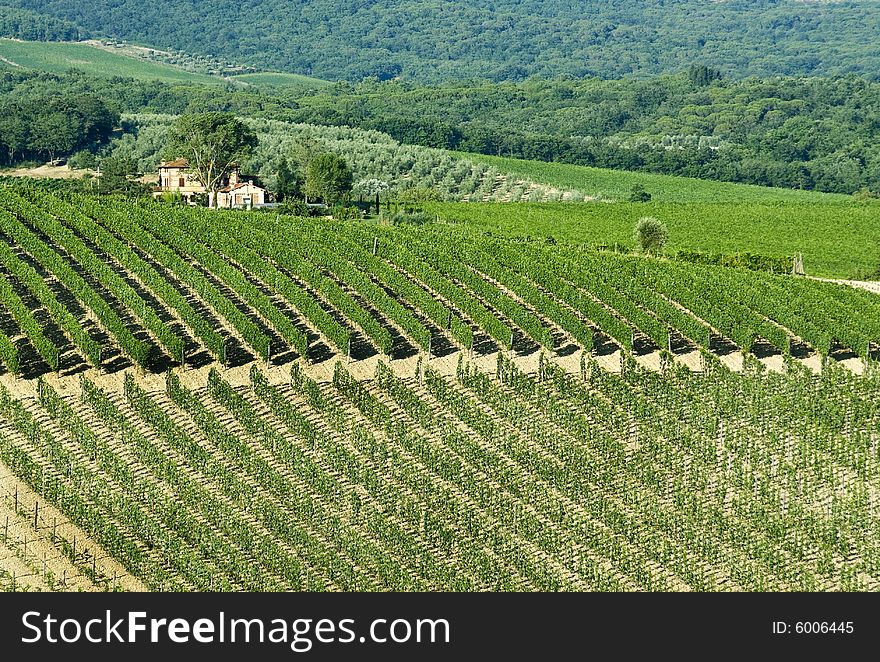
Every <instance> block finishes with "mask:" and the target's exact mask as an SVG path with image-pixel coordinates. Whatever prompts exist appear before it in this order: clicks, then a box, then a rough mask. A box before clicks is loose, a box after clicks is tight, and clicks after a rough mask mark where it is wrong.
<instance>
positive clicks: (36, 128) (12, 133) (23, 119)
mask: <svg viewBox="0 0 880 662" xmlns="http://www.w3.org/2000/svg"><path fill="white" fill-rule="evenodd" d="M119 120H120V116H119V113H118V112H117V111H114V110H111V109H110V108H108V107H107V105H106V104H105V103H104V102H103V101H102V100H101V99H100V98H99V97H97V96H96V95H94V94H75V95H64V94H62V95H52V96H46V97H32V98H26V99H19V98H14V97H12V98H10V97H8V96H7V97H6V98H3V99H0V163H3V164H6V165H14V164H16V163H19V162H21V161H27V160H32V159H41V160H46V159H48V160H50V161H51V160H54V159H56V158H60V157H66V156H69V155H71V154H73V153H74V152H76V151H79V150H82V149H86V148H92V149H94V148H96V147H97V146H99V145H101V144H105V143H107V142H108V141H109V140H110V138H111V136H112V134H113V131H114V129H116V128H118V127H119Z"/></svg>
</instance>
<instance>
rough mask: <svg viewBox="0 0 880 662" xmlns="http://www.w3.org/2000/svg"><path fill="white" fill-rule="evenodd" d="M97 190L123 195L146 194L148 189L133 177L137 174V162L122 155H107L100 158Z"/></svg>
mask: <svg viewBox="0 0 880 662" xmlns="http://www.w3.org/2000/svg"><path fill="white" fill-rule="evenodd" d="M100 165H101V169H100V173H101V174H100V178H99V179H98V191H99V192H100V193H103V194H111V193H116V194H120V195H125V196H138V195H146V194H147V193H148V192H149V189H148V187H147V186H146V185H144V184H142V183H141V182H139V181H136V180H135V179H134V178H135V177H136V176H137V174H138V172H137V163H136V162H135V160H134V159H131V158H126V157H123V156H108V157H106V158H104V159H101V162H100Z"/></svg>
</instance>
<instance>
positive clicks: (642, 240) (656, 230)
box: [633, 216, 669, 255]
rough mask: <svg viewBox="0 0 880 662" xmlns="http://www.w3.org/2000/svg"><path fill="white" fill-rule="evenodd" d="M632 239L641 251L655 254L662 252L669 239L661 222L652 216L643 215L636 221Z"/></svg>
mask: <svg viewBox="0 0 880 662" xmlns="http://www.w3.org/2000/svg"><path fill="white" fill-rule="evenodd" d="M633 239H635V242H636V246H637V247H638V249H639V250H640V251H641V252H642V253H645V254H648V255H657V254H659V253H662V252H663V248H664V246H666V242H667V240H668V239H669V231H668V230H667V229H666V226H665V225H663V223H661V222H660V221H659V220H657V219H656V218H654V217H653V216H643V217H642V218H640V219H639V220H638V221H636V226H635V229H634V230H633Z"/></svg>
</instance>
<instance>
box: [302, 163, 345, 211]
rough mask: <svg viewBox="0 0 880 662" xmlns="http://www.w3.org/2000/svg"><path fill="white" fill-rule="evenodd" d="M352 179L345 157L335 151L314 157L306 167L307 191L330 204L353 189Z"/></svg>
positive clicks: (309, 194)
mask: <svg viewBox="0 0 880 662" xmlns="http://www.w3.org/2000/svg"><path fill="white" fill-rule="evenodd" d="M352 179H353V177H352V174H351V169H350V168H349V167H348V164H347V163H346V162H345V159H343V158H342V157H341V156H339V155H338V154H334V153H333V152H324V153H323V154H318V156H316V157H315V158H313V159H312V160H311V161H310V162H309V165H308V168H306V187H305V193H306V195H307V196H308V197H311V198H321V199H322V200H323V201H324V202H326V203H328V204H332V203H336V202H339V201H340V200H342V199H343V198H344V197H345V195H346V194H348V193H349V191H351V187H352Z"/></svg>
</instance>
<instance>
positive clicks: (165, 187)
mask: <svg viewBox="0 0 880 662" xmlns="http://www.w3.org/2000/svg"><path fill="white" fill-rule="evenodd" d="M165 192H172V193H180V194H181V195H182V196H183V197H184V198H185V199H186V200H187V201H188V202H192V199H193V196H195V195H197V194H201V193H205V192H206V189H205V186H204V185H203V184H202V183H201V182H200V181H199V180H198V178H197V177H196V176H195V175H194V174H193V173H192V172H190V171H189V162H188V161H187V160H186V159H175V160H173V161H162V163H160V164H159V187H158V190H157V191H156V192H155V193H154V195H155V196H157V197H158V196H160V195H162V193H165ZM267 202H268V192H267V191H266V189H264V188H263V187H261V186H257V185H256V184H254V183H253V182H251V181H241V178H240V174H239V169H238V166H234V167H233V168H232V170H231V171H230V173H229V176H228V177H226V178H224V180H223V181H222V182H220V187H219V189H218V190H217V206H218V207H225V208H228V209H232V208H235V207H256V206H260V205H264V204H266V203H267Z"/></svg>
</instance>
